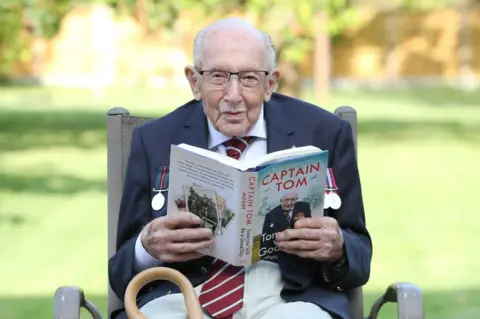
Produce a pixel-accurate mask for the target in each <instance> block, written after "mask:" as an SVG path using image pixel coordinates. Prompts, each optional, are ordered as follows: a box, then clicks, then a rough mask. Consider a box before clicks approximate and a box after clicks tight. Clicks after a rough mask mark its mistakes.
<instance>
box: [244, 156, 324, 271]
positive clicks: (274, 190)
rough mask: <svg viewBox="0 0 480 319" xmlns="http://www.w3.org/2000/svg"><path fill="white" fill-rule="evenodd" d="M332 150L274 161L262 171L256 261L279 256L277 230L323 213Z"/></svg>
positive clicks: (270, 259) (258, 191) (257, 211)
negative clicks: (276, 240)
mask: <svg viewBox="0 0 480 319" xmlns="http://www.w3.org/2000/svg"><path fill="white" fill-rule="evenodd" d="M327 165H328V151H322V152H320V153H317V154H313V155H310V156H306V157H304V158H299V159H292V160H288V161H285V162H281V163H277V164H272V165H269V166H266V167H264V168H263V169H261V170H260V171H259V172H258V185H257V195H256V207H257V209H256V216H255V219H254V225H253V235H254V239H253V242H254V244H253V245H254V249H253V256H252V263H255V262H258V261H260V260H269V261H276V260H277V252H278V247H277V246H276V245H275V244H274V239H275V234H276V233H277V232H281V231H283V230H285V229H287V228H293V226H294V224H295V222H296V221H298V220H300V219H302V218H309V217H312V216H323V209H324V208H323V206H324V205H323V202H324V197H325V180H326V172H327Z"/></svg>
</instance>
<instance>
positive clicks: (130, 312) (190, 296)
mask: <svg viewBox="0 0 480 319" xmlns="http://www.w3.org/2000/svg"><path fill="white" fill-rule="evenodd" d="M155 280H169V281H171V282H173V283H174V284H176V285H177V286H178V287H180V290H181V291H182V294H183V297H184V299H185V306H186V308H187V314H188V318H189V319H202V318H203V312H202V308H201V307H200V303H199V301H198V297H197V294H196V292H195V290H194V288H193V286H192V284H191V283H190V281H189V280H188V279H187V277H185V276H184V275H183V274H182V273H181V272H179V271H178V270H175V269H172V268H167V267H154V268H149V269H146V270H144V271H142V272H140V273H139V274H138V275H136V276H135V277H134V278H133V279H132V280H131V281H130V283H129V284H128V286H127V290H126V292H125V300H124V306H125V310H126V312H127V316H128V318H129V319H146V317H145V316H144V315H143V314H142V313H141V312H140V309H138V307H137V294H138V292H139V291H140V289H142V287H143V286H145V285H146V284H148V283H150V282H152V281H155Z"/></svg>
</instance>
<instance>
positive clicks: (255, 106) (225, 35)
mask: <svg viewBox="0 0 480 319" xmlns="http://www.w3.org/2000/svg"><path fill="white" fill-rule="evenodd" d="M201 50H202V51H201V65H198V66H197V67H198V69H200V71H209V72H205V73H204V74H203V75H198V78H197V79H196V82H195V83H192V81H190V83H191V85H192V89H193V90H194V95H196V98H197V99H202V101H203V105H204V110H205V114H206V115H207V116H208V118H209V119H210V121H211V123H212V124H213V126H214V127H215V128H216V129H217V130H218V131H220V132H222V133H223V134H224V135H226V136H245V135H246V134H247V133H248V131H249V130H250V129H251V128H252V127H253V126H254V125H255V123H256V121H257V120H258V117H259V115H260V110H261V106H262V103H263V101H264V100H266V101H268V99H269V98H270V95H271V93H272V91H273V89H274V87H275V84H276V77H277V76H278V72H276V71H275V73H274V77H273V80H269V77H268V76H267V75H266V74H265V73H264V72H262V71H269V70H268V56H267V48H266V46H265V42H264V41H263V39H261V38H260V37H259V36H257V35H255V34H252V32H251V31H247V30H242V29H234V28H227V29H214V30H211V31H209V32H208V34H207V35H206V36H205V38H204V40H203V45H202V49H201ZM216 71H218V72H216ZM225 71H228V72H241V71H252V72H244V73H243V74H242V78H243V80H242V81H243V83H246V84H247V85H242V84H241V81H240V78H239V76H238V75H231V76H230V80H229V81H228V82H226V78H225V75H226V76H227V78H228V73H226V72H225ZM186 74H187V77H189V73H188V70H186ZM189 79H190V77H189ZM222 82H226V84H224V85H221V84H220V85H219V83H222ZM257 82H258V84H257V85H254V86H252V85H251V83H257ZM195 88H196V89H198V91H197V93H196V94H195Z"/></svg>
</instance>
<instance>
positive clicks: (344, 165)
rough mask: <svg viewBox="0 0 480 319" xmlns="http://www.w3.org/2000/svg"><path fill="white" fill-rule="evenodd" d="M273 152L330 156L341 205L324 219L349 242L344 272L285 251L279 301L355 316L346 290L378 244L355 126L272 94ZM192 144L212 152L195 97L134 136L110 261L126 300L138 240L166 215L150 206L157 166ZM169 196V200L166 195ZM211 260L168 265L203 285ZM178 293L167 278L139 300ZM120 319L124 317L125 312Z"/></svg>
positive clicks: (362, 278)
mask: <svg viewBox="0 0 480 319" xmlns="http://www.w3.org/2000/svg"><path fill="white" fill-rule="evenodd" d="M264 114H265V119H266V126H267V151H268V152H269V153H270V152H274V151H278V150H282V149H287V148H291V147H292V146H293V145H295V146H296V147H299V146H304V145H315V146H317V147H319V148H321V149H323V150H328V151H329V167H332V168H333V170H334V172H335V177H336V181H337V185H338V188H339V189H338V194H339V196H340V197H341V198H342V206H341V208H340V209H338V210H332V209H327V210H326V211H325V214H326V215H328V216H331V217H334V218H335V219H337V221H338V223H339V225H340V227H341V229H342V232H343V237H344V239H345V253H346V256H347V262H346V264H344V266H343V267H340V268H336V267H333V266H332V265H329V264H326V263H322V262H316V261H313V260H307V259H302V258H299V257H297V256H294V255H288V254H285V253H281V254H280V255H279V258H278V263H279V265H280V269H281V271H282V275H283V278H284V281H285V284H284V287H283V289H282V291H281V297H282V298H283V299H284V300H286V301H305V302H311V303H314V304H317V305H319V306H320V307H322V308H323V309H324V310H326V311H328V312H330V313H331V314H332V316H333V317H335V318H343V319H351V318H353V315H352V311H351V309H350V306H349V302H348V299H347V296H346V293H345V290H348V289H352V288H355V287H358V286H362V285H364V284H365V283H366V282H367V281H368V279H369V276H370V263H371V258H372V242H371V238H370V235H369V233H368V231H367V228H366V225H365V214H364V208H363V201H362V192H361V186H360V178H359V172H358V168H357V162H356V158H355V151H354V143H353V138H352V131H351V127H350V125H349V123H348V122H346V121H345V120H342V119H340V118H339V117H337V116H335V115H334V114H332V113H330V112H328V111H326V110H324V109H322V108H320V107H317V106H315V105H312V104H309V103H306V102H303V101H300V100H297V99H294V98H291V97H287V96H285V95H281V94H278V93H274V94H273V95H272V98H271V99H270V101H269V102H267V103H264ZM180 143H187V144H190V145H194V146H198V147H202V148H207V147H208V126H207V119H206V116H205V115H204V113H203V108H202V105H201V102H199V101H195V100H192V101H190V102H188V103H186V104H185V105H182V106H181V107H179V108H177V109H176V110H174V111H173V112H171V113H169V114H167V115H165V116H163V117H161V118H159V119H155V120H153V121H151V122H149V123H146V124H144V125H142V126H140V127H138V128H136V129H135V130H134V131H133V136H132V143H131V154H130V158H129V161H128V167H127V171H126V176H125V185H124V192H123V197H122V201H121V206H120V212H119V220H118V231H117V252H116V254H115V255H113V256H112V257H111V258H110V260H109V265H108V266H109V268H108V269H109V280H110V284H111V287H112V289H113V291H114V292H115V293H116V295H117V296H118V297H119V298H120V299H121V300H123V298H124V294H125V290H126V288H127V285H128V283H129V282H130V280H131V279H132V278H133V277H134V276H135V275H136V272H135V271H134V268H133V258H134V248H135V241H136V239H137V237H138V235H139V234H140V232H141V230H142V228H143V227H144V226H145V225H146V224H147V223H148V222H150V221H151V220H152V219H154V218H156V217H159V216H164V215H165V214H166V205H165V206H164V207H163V208H162V209H161V210H159V211H154V210H153V209H152V208H151V200H152V197H153V196H154V195H155V193H154V192H153V190H152V189H153V188H155V187H156V186H158V185H155V183H156V179H157V173H158V171H159V169H162V168H163V167H167V168H168V166H169V160H170V146H171V144H175V145H178V144H180ZM164 195H166V196H168V194H165V193H164ZM211 263H212V258H211V257H208V256H205V257H202V258H200V259H197V260H193V261H189V262H185V263H163V264H162V266H165V267H171V268H174V269H177V270H179V271H180V272H182V273H183V274H184V275H185V276H187V278H188V279H189V280H190V281H191V283H192V285H193V286H197V285H199V284H201V283H202V282H203V281H205V280H206V278H207V274H208V271H209V270H210V268H211ZM176 292H180V290H179V288H178V287H176V286H175V285H174V284H172V283H171V282H169V281H158V282H154V283H151V284H148V285H147V286H146V287H144V288H143V289H142V290H141V291H140V293H139V295H138V299H137V304H138V306H139V308H140V307H142V306H143V305H145V304H146V303H147V302H149V301H151V300H153V299H154V298H158V297H161V296H163V295H166V294H169V293H176ZM118 314H119V316H116V315H117V314H114V317H116V318H126V315H125V312H124V311H123V310H121V311H120V312H119V313H118Z"/></svg>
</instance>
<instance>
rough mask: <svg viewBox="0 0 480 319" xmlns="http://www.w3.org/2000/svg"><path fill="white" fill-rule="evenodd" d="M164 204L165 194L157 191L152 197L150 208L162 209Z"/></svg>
mask: <svg viewBox="0 0 480 319" xmlns="http://www.w3.org/2000/svg"><path fill="white" fill-rule="evenodd" d="M164 204H165V196H163V194H162V193H161V192H158V194H156V195H155V196H153V199H152V208H153V210H160V209H162V207H163V205H164Z"/></svg>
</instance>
